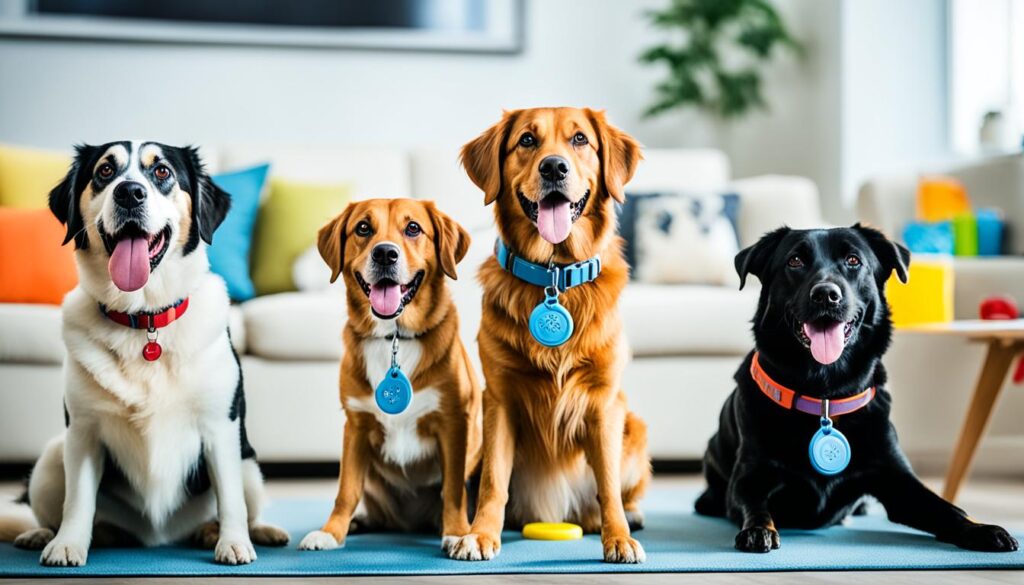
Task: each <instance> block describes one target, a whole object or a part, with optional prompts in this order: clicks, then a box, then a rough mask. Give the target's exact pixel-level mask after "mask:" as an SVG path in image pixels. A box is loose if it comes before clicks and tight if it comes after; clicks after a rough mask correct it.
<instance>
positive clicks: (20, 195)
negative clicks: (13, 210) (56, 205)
mask: <svg viewBox="0 0 1024 585" xmlns="http://www.w3.org/2000/svg"><path fill="white" fill-rule="evenodd" d="M70 164H71V157H70V156H68V155H67V154H64V153H63V152H54V151H49V150H37V149H35V148H24V147H19V146H11V145H6V144H0V206H3V207H18V208H21V209H46V203H47V195H48V194H49V193H50V189H53V188H54V187H56V186H57V183H60V181H61V179H63V178H64V175H66V174H67V172H68V166H69V165H70Z"/></svg>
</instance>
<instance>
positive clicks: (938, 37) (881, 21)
mask: <svg viewBox="0 0 1024 585" xmlns="http://www.w3.org/2000/svg"><path fill="white" fill-rule="evenodd" d="M842 8H843V9H842V15H841V22H842V50H841V57H840V61H839V64H840V70H841V71H842V75H841V92H842V93H841V98H840V104H839V105H840V109H841V112H842V122H841V123H842V152H841V162H840V164H841V168H842V174H841V178H840V188H841V196H842V201H843V203H844V204H845V205H846V206H847V207H849V206H852V205H853V204H854V203H855V199H854V197H855V195H856V191H857V188H858V187H859V186H860V185H861V184H862V183H863V182H864V181H865V180H866V179H868V178H869V177H870V176H872V175H877V174H879V173H887V172H893V171H896V170H905V169H917V168H920V166H921V165H922V164H923V163H927V162H930V161H933V160H939V159H942V158H944V157H945V156H946V155H947V153H948V152H949V151H950V149H949V139H948V135H949V132H948V126H949V124H948V120H949V118H948V111H949V108H948V103H947V87H948V82H947V75H946V70H947V65H946V64H947V54H948V51H947V42H948V41H947V39H948V32H947V2H946V0H901V1H899V2H893V1H891V0H856V1H855V2H845V3H843V5H842Z"/></svg>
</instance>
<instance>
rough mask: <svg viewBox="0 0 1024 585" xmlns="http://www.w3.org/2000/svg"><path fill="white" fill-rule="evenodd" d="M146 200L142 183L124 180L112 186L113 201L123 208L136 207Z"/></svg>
mask: <svg viewBox="0 0 1024 585" xmlns="http://www.w3.org/2000/svg"><path fill="white" fill-rule="evenodd" d="M145 200H146V188H145V187H143V186H142V183H136V182H135V181H125V182H123V183H121V184H120V185H118V186H117V187H114V203H117V204H118V205H119V206H120V207H123V208H125V209H132V208H133V207H138V206H139V205H141V204H142V202H143V201H145Z"/></svg>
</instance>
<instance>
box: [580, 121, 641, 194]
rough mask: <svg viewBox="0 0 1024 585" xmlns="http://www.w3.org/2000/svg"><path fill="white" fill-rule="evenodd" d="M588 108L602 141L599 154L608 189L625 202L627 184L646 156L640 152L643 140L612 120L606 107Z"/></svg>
mask: <svg viewBox="0 0 1024 585" xmlns="http://www.w3.org/2000/svg"><path fill="white" fill-rule="evenodd" d="M586 112H587V116H589V117H590V123H591V124H593V125H594V129H595V130H597V134H598V139H599V140H600V142H601V144H600V153H599V154H600V156H601V173H602V174H603V175H604V189H605V191H607V192H608V194H609V195H611V196H612V197H614V198H615V200H616V201H618V202H619V203H625V202H626V193H625V191H624V190H623V188H624V187H625V185H626V183H628V182H629V180H630V179H632V178H633V173H635V172H636V166H637V164H638V163H639V162H640V161H641V160H643V158H644V157H643V154H641V152H640V143H639V142H637V141H636V140H635V139H634V138H633V137H632V136H630V135H629V134H626V133H625V132H623V131H622V130H619V129H618V128H616V127H615V126H612V125H611V124H609V123H608V119H607V118H606V117H605V113H604V111H596V110H591V109H587V110H586Z"/></svg>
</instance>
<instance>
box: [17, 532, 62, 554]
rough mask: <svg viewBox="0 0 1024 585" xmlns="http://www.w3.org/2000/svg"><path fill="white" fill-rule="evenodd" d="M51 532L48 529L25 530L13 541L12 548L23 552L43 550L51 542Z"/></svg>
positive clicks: (52, 535)
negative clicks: (21, 549)
mask: <svg viewBox="0 0 1024 585" xmlns="http://www.w3.org/2000/svg"><path fill="white" fill-rule="evenodd" d="M53 537H54V534H53V531H52V530H50V529H49V528H33V529H32V530H26V531H25V532H22V533H21V534H19V535H18V537H17V538H15V539H14V543H13V544H14V546H15V547H17V548H23V549H25V550H43V548H45V547H46V545H48V544H50V541H51V540H53Z"/></svg>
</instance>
